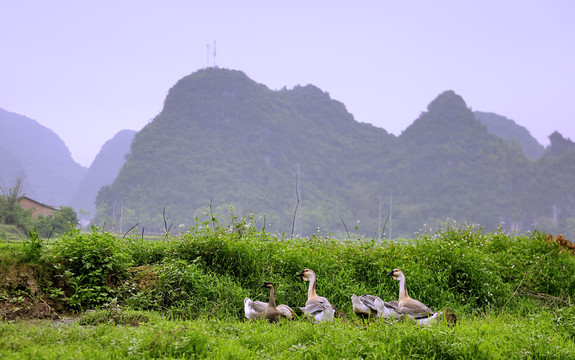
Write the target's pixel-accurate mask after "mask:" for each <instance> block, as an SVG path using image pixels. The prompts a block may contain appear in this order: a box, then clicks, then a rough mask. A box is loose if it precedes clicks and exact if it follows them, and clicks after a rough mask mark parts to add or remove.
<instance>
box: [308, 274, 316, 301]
mask: <svg viewBox="0 0 575 360" xmlns="http://www.w3.org/2000/svg"><path fill="white" fill-rule="evenodd" d="M315 283H316V279H315V276H312V277H311V278H310V279H309V287H308V289H307V298H308V300H309V299H311V298H314V297H317V294H316V292H315Z"/></svg>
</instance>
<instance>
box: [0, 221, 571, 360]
mask: <svg viewBox="0 0 575 360" xmlns="http://www.w3.org/2000/svg"><path fill="white" fill-rule="evenodd" d="M210 225H211V224H201V225H198V226H197V227H194V228H192V229H190V231H188V232H186V233H184V234H182V235H179V236H177V237H170V236H168V237H163V238H159V239H156V240H152V241H151V240H144V239H141V238H139V237H138V236H135V235H134V236H128V237H127V238H125V239H124V238H117V237H115V236H113V235H112V234H110V233H107V232H104V231H101V230H99V229H96V228H94V229H93V230H92V232H78V231H72V230H71V231H70V232H68V233H67V234H66V235H64V236H63V237H61V238H60V239H58V241H51V242H50V243H49V245H46V244H45V243H43V244H44V245H43V246H42V247H41V248H39V249H37V254H36V250H35V251H34V255H38V256H34V257H30V256H29V255H30V254H28V255H27V254H26V252H25V251H22V249H24V248H25V245H24V244H8V245H6V244H2V246H0V273H4V274H9V273H10V271H12V270H14V269H19V270H22V269H23V267H24V266H26V264H28V262H30V261H33V263H29V266H30V269H31V270H33V271H28V272H22V274H28V275H27V276H28V278H27V279H26V281H22V283H20V284H18V283H14V281H17V279H16V280H11V281H12V283H11V284H8V285H9V286H6V287H4V288H0V290H1V291H0V294H2V296H1V297H0V301H2V300H3V299H4V300H5V301H8V302H9V301H11V299H12V300H13V299H14V298H16V297H18V296H22V294H25V293H26V292H25V291H23V290H22V287H24V286H26V283H30V282H31V281H32V280H33V282H35V284H36V288H37V289H38V290H37V292H36V293H35V294H34V299H36V300H37V301H38V302H41V301H44V300H48V297H49V298H50V300H51V301H57V302H59V303H61V304H64V306H65V307H66V308H67V309H68V310H69V311H73V312H75V313H76V314H77V315H75V316H79V317H80V319H79V321H78V322H76V323H72V324H68V323H59V322H54V321H1V322H0V358H8V359H9V358H46V359H51V358H58V359H68V358H94V359H99V358H106V359H110V358H138V359H142V358H210V359H213V358H215V359H220V358H221V359H228V358H234V359H267V358H274V359H331V358H350V359H359V358H368V359H407V358H422V359H542V358H553V359H557V358H558V359H561V358H564V359H572V358H575V310H574V309H573V306H572V294H574V293H575V256H574V255H573V254H572V253H571V252H570V250H569V249H566V248H564V247H561V246H559V245H558V244H557V243H556V242H555V241H554V239H552V238H549V237H548V236H547V235H546V234H542V233H539V232H537V231H535V232H532V233H528V234H523V235H514V234H508V233H504V232H502V231H497V232H495V233H487V234H486V233H483V232H482V231H481V229H479V228H476V227H474V226H467V225H463V226H456V225H454V224H447V225H446V226H445V227H444V228H443V229H441V230H439V231H437V232H434V233H426V234H421V235H419V236H417V237H416V238H414V239H406V240H402V241H396V242H383V243H381V244H380V243H377V242H375V241H370V240H345V241H343V240H336V239H333V238H322V237H316V236H314V237H311V238H302V239H293V240H291V239H285V238H282V237H278V236H276V235H273V234H270V233H267V232H262V231H259V230H257V229H256V228H255V226H253V224H251V223H250V222H249V219H246V220H242V221H238V222H236V223H235V224H234V226H233V227H225V226H222V227H217V228H216V229H215V230H214V229H212V228H211V226H210ZM16 265H17V266H16ZM11 266H12V267H11ZM303 268H312V269H313V270H314V271H315V272H316V273H317V275H318V285H317V291H318V293H319V294H320V295H323V296H326V297H327V298H328V299H329V300H330V302H331V303H332V304H334V305H335V306H336V307H337V308H338V309H339V310H341V311H343V312H344V313H345V314H346V319H336V321H335V322H334V323H333V324H316V325H313V324H310V323H309V322H308V321H307V320H306V319H303V318H298V319H297V320H296V321H293V322H283V323H280V324H268V323H266V322H248V321H245V320H244V317H243V299H244V298H245V297H250V298H252V299H255V300H263V301H267V299H268V294H269V293H268V292H267V291H264V290H262V289H261V288H260V287H259V285H260V284H261V283H262V282H263V281H272V282H273V283H274V284H275V285H276V301H277V302H278V303H285V304H288V305H290V306H292V308H294V309H297V308H298V307H299V306H303V304H304V303H305V301H306V294H307V293H306V289H307V284H306V283H304V282H302V281H301V279H299V278H298V277H296V276H295V274H297V273H298V272H299V271H301V270H302V269H303ZM393 268H401V269H402V270H403V271H404V272H405V274H406V277H407V286H408V290H409V293H410V295H411V296H412V297H414V298H417V299H418V300H421V301H422V302H424V303H425V304H427V305H428V306H429V307H431V308H432V309H435V310H442V309H444V308H445V307H449V308H450V309H452V310H454V311H455V313H456V314H457V315H458V317H459V319H460V323H459V325H458V326H455V327H450V326H447V325H446V324H442V323H440V324H434V325H433V326H429V327H426V328H420V327H417V326H415V325H414V324H412V323H409V322H386V321H381V322H372V323H369V324H365V323H363V322H362V321H360V320H359V318H358V317H357V316H356V315H355V314H353V312H352V304H351V301H350V297H351V295H352V294H357V295H361V294H364V293H370V294H374V295H378V296H380V297H381V298H383V299H384V300H386V301H388V300H393V299H397V294H398V283H397V282H396V281H393V280H392V279H391V278H390V277H387V276H385V275H386V274H387V273H388V272H389V271H390V270H391V269H393ZM30 274H33V275H34V278H33V279H31V278H30V276H32V275H30ZM0 286H1V285H0ZM86 309H96V311H88V312H85V310H86ZM300 315H301V314H300Z"/></svg>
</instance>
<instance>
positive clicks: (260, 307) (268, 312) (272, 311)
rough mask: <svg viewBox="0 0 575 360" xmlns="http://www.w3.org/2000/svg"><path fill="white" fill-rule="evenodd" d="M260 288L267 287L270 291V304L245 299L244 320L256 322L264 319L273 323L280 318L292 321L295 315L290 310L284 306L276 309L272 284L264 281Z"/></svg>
mask: <svg viewBox="0 0 575 360" xmlns="http://www.w3.org/2000/svg"><path fill="white" fill-rule="evenodd" d="M260 287H267V288H269V289H270V302H269V303H266V302H263V301H252V300H251V299H250V298H245V299H244V313H245V316H246V319H248V320H256V319H262V318H266V319H268V320H270V321H275V320H277V318H278V317H282V318H287V319H289V320H293V318H294V316H295V313H294V311H293V310H292V308H290V307H289V306H287V305H284V304H281V305H278V306H277V307H276V302H275V288H274V286H273V284H272V283H270V282H268V281H264V283H263V284H262V285H261V286H260ZM270 305H271V306H270Z"/></svg>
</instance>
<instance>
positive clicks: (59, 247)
mask: <svg viewBox="0 0 575 360" xmlns="http://www.w3.org/2000/svg"><path fill="white" fill-rule="evenodd" d="M51 256H52V259H51V261H52V262H53V264H54V265H55V266H56V268H57V269H58V270H59V271H60V272H61V274H63V275H64V276H65V279H66V280H67V284H68V286H69V287H70V288H71V289H72V295H71V296H70V297H69V298H68V302H69V305H70V306H71V307H73V308H76V309H79V310H83V309H86V308H89V307H93V306H97V305H101V304H104V303H106V302H108V301H109V300H110V299H112V298H113V297H114V296H115V295H116V292H117V291H116V290H117V288H118V285H119V284H120V283H121V279H122V278H125V277H126V274H127V269H128V267H129V266H130V265H131V258H130V256H129V255H128V254H127V253H126V252H125V251H124V248H123V246H122V244H121V242H120V241H118V240H117V239H116V238H115V237H114V235H113V234H111V233H107V232H104V231H101V230H99V229H97V228H96V227H92V232H91V233H81V232H80V230H77V229H70V230H68V232H66V233H65V234H64V235H63V236H62V237H61V238H60V239H58V241H57V242H56V243H55V245H54V246H53V247H52V248H51Z"/></svg>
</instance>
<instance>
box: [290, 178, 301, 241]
mask: <svg viewBox="0 0 575 360" xmlns="http://www.w3.org/2000/svg"><path fill="white" fill-rule="evenodd" d="M295 196H296V199H297V201H296V203H295V210H294V212H293V220H292V223H291V238H292V239H293V232H294V228H295V218H296V215H297V208H298V206H299V191H298V173H297V172H296V173H295Z"/></svg>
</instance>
